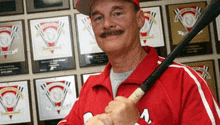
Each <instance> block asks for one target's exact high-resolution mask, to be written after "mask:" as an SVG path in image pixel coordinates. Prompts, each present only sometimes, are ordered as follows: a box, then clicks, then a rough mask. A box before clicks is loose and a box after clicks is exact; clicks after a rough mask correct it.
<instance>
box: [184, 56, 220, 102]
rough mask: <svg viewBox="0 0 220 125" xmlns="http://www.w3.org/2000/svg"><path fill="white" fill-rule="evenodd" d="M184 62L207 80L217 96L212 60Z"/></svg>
mask: <svg viewBox="0 0 220 125" xmlns="http://www.w3.org/2000/svg"><path fill="white" fill-rule="evenodd" d="M185 64H186V65H188V66H190V67H192V68H193V69H194V70H195V71H196V72H198V74H200V75H201V76H202V77H203V78H204V79H205V80H206V81H207V83H208V84H209V86H210V87H211V90H212V92H213V93H214V95H215V97H216V98H218V89H217V83H216V75H215V67H214V61H213V60H207V61H198V62H187V63H185Z"/></svg>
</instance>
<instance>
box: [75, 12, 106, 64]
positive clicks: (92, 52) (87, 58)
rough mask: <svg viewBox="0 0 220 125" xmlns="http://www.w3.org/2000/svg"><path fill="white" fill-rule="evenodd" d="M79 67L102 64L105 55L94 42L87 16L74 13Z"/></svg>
mask: <svg viewBox="0 0 220 125" xmlns="http://www.w3.org/2000/svg"><path fill="white" fill-rule="evenodd" d="M75 19H76V31H77V43H78V51H79V62H80V67H85V66H95V65H104V64H107V62H108V57H107V55H106V54H105V53H104V52H103V51H102V50H101V49H100V48H99V46H98V44H97V43H96V39H95V35H94V32H93V29H92V26H91V20H90V18H89V16H86V15H83V14H75Z"/></svg>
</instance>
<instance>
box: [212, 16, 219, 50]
mask: <svg viewBox="0 0 220 125" xmlns="http://www.w3.org/2000/svg"><path fill="white" fill-rule="evenodd" d="M213 23H214V33H215V43H216V50H217V53H218V54H220V16H218V17H216V19H215V21H213Z"/></svg>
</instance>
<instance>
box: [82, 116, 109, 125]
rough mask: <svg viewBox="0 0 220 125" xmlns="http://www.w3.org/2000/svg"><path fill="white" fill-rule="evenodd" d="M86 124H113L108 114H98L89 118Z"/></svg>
mask: <svg viewBox="0 0 220 125" xmlns="http://www.w3.org/2000/svg"><path fill="white" fill-rule="evenodd" d="M86 125H113V123H112V121H111V118H110V116H109V114H98V115H96V116H94V117H91V118H89V120H88V121H87V123H86Z"/></svg>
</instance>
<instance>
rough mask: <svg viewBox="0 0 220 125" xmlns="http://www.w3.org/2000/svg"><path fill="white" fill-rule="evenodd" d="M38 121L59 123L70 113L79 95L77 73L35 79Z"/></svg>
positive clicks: (41, 122)
mask: <svg viewBox="0 0 220 125" xmlns="http://www.w3.org/2000/svg"><path fill="white" fill-rule="evenodd" d="M34 82H35V93H36V94H35V95H36V98H37V111H38V112H37V113H38V116H39V117H38V122H39V123H40V124H50V125H52V124H51V123H54V124H57V123H58V122H59V121H60V120H61V119H63V118H64V117H65V116H66V115H68V114H69V112H70V110H71V108H72V106H73V104H74V103H75V101H76V99H77V97H78V87H77V83H76V75H72V76H62V77H54V78H43V79H35V80H34Z"/></svg>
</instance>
